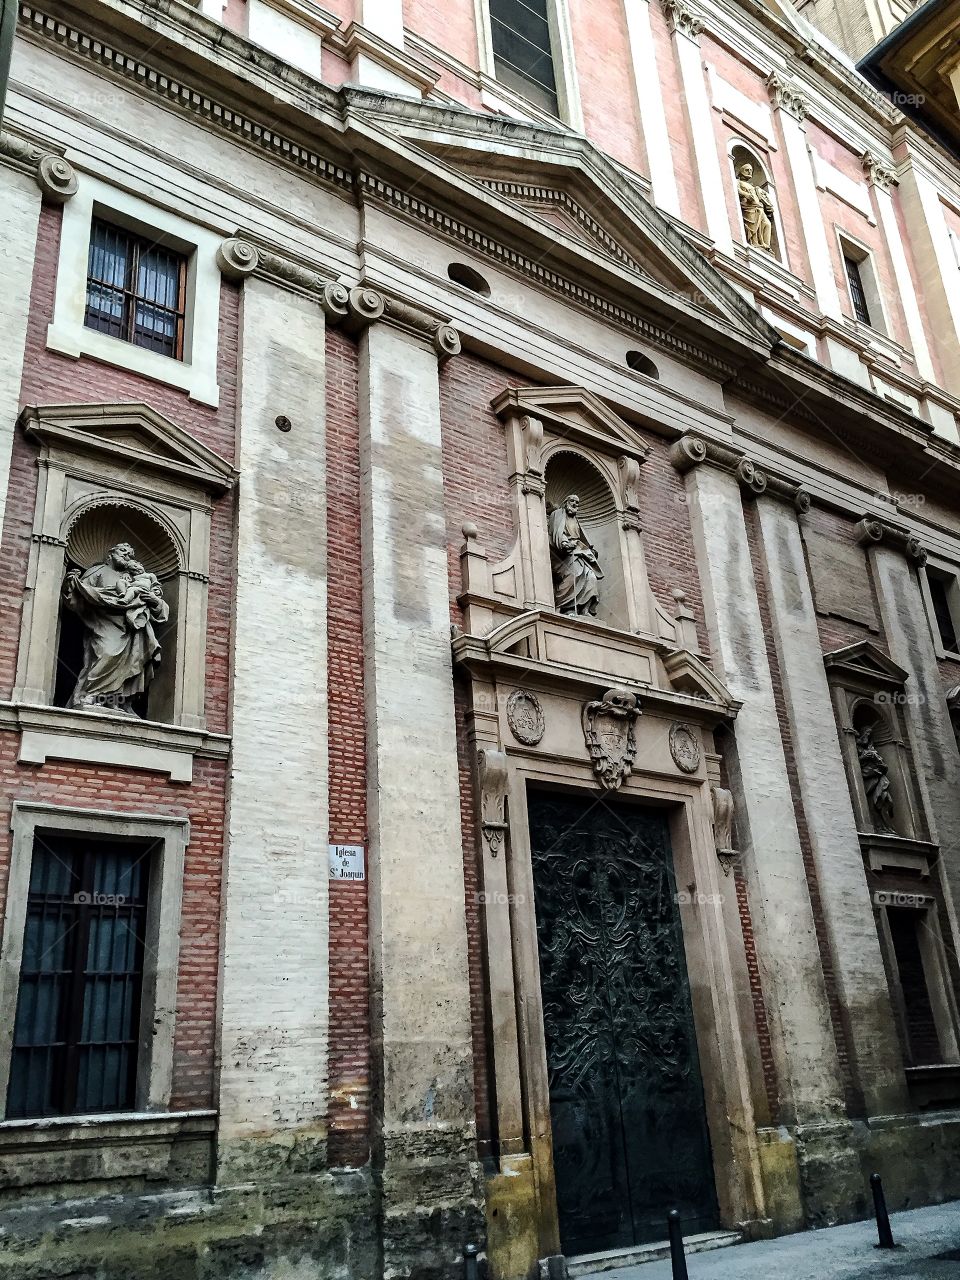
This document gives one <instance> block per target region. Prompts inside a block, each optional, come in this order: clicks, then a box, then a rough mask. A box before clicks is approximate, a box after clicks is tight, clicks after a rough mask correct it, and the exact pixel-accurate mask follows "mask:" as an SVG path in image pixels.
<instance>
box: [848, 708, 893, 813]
mask: <svg viewBox="0 0 960 1280" xmlns="http://www.w3.org/2000/svg"><path fill="white" fill-rule="evenodd" d="M873 729H874V726H873V725H867V727H866V728H865V729H861V730H860V731H859V733H858V734H857V757H858V759H859V761H860V772H861V773H862V774H863V785H864V789H865V790H866V793H867V800H868V801H869V802H870V808H871V809H872V810H873V813H874V815H875V817H876V819H877V828H878V830H880V831H888V832H891V833H893V834H895V831H896V829H895V827H894V825H893V793H892V792H891V790H890V768H889V765H888V764H887V762H886V760H884V758H883V756H882V755H881V754H880V752H879V751H878V750H877V748H876V746H875V745H874V741H873Z"/></svg>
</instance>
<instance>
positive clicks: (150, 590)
mask: <svg viewBox="0 0 960 1280" xmlns="http://www.w3.org/2000/svg"><path fill="white" fill-rule="evenodd" d="M63 602H64V604H65V605H66V607H67V608H68V609H70V610H72V611H73V612H74V613H75V614H77V616H78V617H79V618H80V620H81V622H82V623H83V626H84V637H83V669H82V671H81V672H80V677H79V679H78V680H77V685H76V688H75V689H74V691H73V695H72V697H71V698H70V701H69V703H68V706H71V707H75V708H77V709H78V710H81V711H109V712H116V713H118V714H121V715H129V716H132V715H134V714H135V712H134V711H133V708H132V706H131V702H132V700H133V698H134V697H136V695H137V694H138V693H143V692H144V690H145V689H146V688H147V686H148V685H149V684H150V681H151V680H152V679H153V677H154V675H155V674H156V668H157V665H158V663H159V662H160V644H159V642H158V640H157V637H156V634H155V632H154V630H153V627H154V623H163V622H166V621H167V619H168V618H169V616H170V606H169V605H168V604H167V602H166V600H164V598H163V590H162V588H161V586H160V583H159V582H158V580H157V577H156V574H153V573H148V572H147V571H146V570H145V569H144V567H143V565H142V564H141V563H140V562H139V561H138V560H137V559H135V557H134V551H133V547H131V546H130V544H129V543H128V542H118V543H117V545H116V546H115V547H111V548H110V550H109V551H108V552H107V555H106V559H105V560H104V561H103V563H102V564H95V565H92V566H91V567H90V568H89V569H87V570H86V572H84V573H81V571H80V570H79V569H71V570H70V572H69V573H68V574H67V576H66V578H65V580H64V583H63Z"/></svg>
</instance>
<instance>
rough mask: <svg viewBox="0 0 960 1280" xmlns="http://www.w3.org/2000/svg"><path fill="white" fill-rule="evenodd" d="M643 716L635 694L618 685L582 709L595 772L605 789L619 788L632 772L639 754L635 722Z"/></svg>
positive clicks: (585, 733)
mask: <svg viewBox="0 0 960 1280" xmlns="http://www.w3.org/2000/svg"><path fill="white" fill-rule="evenodd" d="M639 715H640V707H639V705H638V703H637V698H636V694H633V693H631V692H630V690H629V689H625V688H624V687H623V686H622V685H615V686H614V687H613V688H612V689H608V690H607V692H606V693H605V694H604V695H603V697H602V698H601V699H600V700H599V701H594V702H588V703H586V705H585V706H584V708H583V713H582V722H583V737H584V741H585V742H586V745H587V750H588V751H589V752H590V759H591V761H592V762H593V772H594V773H595V774H596V776H597V781H598V782H599V783H600V785H601V787H603V789H604V790H605V791H616V790H617V788H618V787H620V786H621V785H622V783H623V782H624V780H625V779H626V778H629V776H630V774H631V773H632V772H633V761H634V758H635V756H636V754H637V737H636V732H635V725H636V722H637V717H638V716H639Z"/></svg>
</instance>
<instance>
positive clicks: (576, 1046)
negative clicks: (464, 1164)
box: [529, 792, 717, 1256]
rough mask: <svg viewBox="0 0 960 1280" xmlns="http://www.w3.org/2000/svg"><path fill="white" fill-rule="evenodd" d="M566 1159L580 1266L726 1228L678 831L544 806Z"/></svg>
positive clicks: (549, 1031) (610, 813) (571, 1234)
mask: <svg viewBox="0 0 960 1280" xmlns="http://www.w3.org/2000/svg"><path fill="white" fill-rule="evenodd" d="M529 810H530V834H531V848H532V854H533V877H534V891H535V896H536V915H537V940H538V945H539V953H540V980H541V989H542V994H543V1016H544V1029H545V1033H546V1047H547V1066H548V1070H549V1077H550V1112H551V1121H552V1128H553V1163H554V1171H555V1175H556V1183H557V1202H558V1209H559V1217H560V1238H561V1243H562V1246H563V1251H564V1253H565V1254H566V1255H568V1256H574V1255H576V1254H579V1253H589V1252H593V1251H594V1250H601V1249H616V1248H621V1247H626V1246H629V1245H633V1244H640V1243H643V1242H646V1241H650V1240H660V1239H663V1238H664V1237H665V1235H666V1225H665V1218H666V1214H667V1212H668V1211H669V1210H670V1209H673V1208H676V1209H678V1210H679V1212H680V1214H681V1217H682V1219H683V1225H684V1230H685V1231H687V1232H693V1231H706V1230H710V1229H711V1228H713V1227H715V1226H716V1225H717V1207H716V1191H715V1186H714V1178H713V1166H712V1162H711V1157H710V1144H709V1138H708V1135H707V1127H706V1118H705V1114H704V1102H703V1087H702V1084H701V1079H700V1070H699V1064H698V1060H697V1047H696V1040H695V1036H694V1029H693V1011H692V1007H691V1002H690V988H689V981H688V978H687V968H686V960H685V956H684V950H683V937H682V933H681V928H680V916H679V910H678V906H677V901H676V886H675V882H674V875H673V863H672V856H671V851H670V841H669V833H668V828H667V823H666V819H665V818H664V817H663V816H662V815H661V813H660V812H659V811H658V810H655V809H644V808H640V807H638V806H634V805H630V804H624V803H615V802H613V803H611V802H609V801H607V800H606V799H599V798H593V797H587V798H581V797H579V796H576V795H568V794H559V793H553V792H532V793H531V794H530V797H529Z"/></svg>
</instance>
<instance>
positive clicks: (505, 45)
mask: <svg viewBox="0 0 960 1280" xmlns="http://www.w3.org/2000/svg"><path fill="white" fill-rule="evenodd" d="M550 3H552V0H490V27H491V34H492V36H493V58H494V64H495V66H496V72H497V79H498V80H500V81H501V82H502V83H503V84H505V85H507V86H508V87H509V88H511V89H516V91H517V92H518V93H521V94H523V96H524V97H525V98H527V99H529V101H530V102H533V103H535V104H536V105H537V106H539V107H543V109H544V110H545V111H549V112H550V113H551V114H552V115H558V114H559V105H558V101H557V81H556V75H555V73H554V68H553V48H552V44H551V41H550V17H549V13H548V10H547V5H548V4H550Z"/></svg>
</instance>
